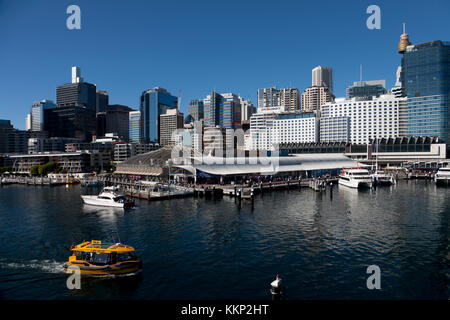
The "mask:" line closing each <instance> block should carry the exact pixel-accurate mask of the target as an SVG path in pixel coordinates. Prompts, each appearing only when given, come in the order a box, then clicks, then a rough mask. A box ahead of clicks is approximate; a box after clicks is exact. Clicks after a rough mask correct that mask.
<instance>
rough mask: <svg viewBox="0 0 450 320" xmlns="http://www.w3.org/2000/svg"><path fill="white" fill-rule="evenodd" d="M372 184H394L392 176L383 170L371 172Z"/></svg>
mask: <svg viewBox="0 0 450 320" xmlns="http://www.w3.org/2000/svg"><path fill="white" fill-rule="evenodd" d="M371 177H372V181H373V185H375V186H390V185H393V184H395V180H394V177H393V176H392V175H391V174H389V173H385V172H383V171H377V172H375V173H372V174H371Z"/></svg>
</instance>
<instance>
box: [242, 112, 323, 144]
mask: <svg viewBox="0 0 450 320" xmlns="http://www.w3.org/2000/svg"><path fill="white" fill-rule="evenodd" d="M318 141H319V119H318V117H316V114H315V113H314V112H296V113H292V112H284V109H283V108H282V107H278V108H268V109H267V110H262V111H261V112H259V113H257V114H254V115H252V117H251V118H250V143H249V146H248V149H250V150H274V149H275V146H277V145H279V144H281V143H290V142H299V143H301V142H318Z"/></svg>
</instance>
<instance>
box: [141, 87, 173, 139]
mask: <svg viewBox="0 0 450 320" xmlns="http://www.w3.org/2000/svg"><path fill="white" fill-rule="evenodd" d="M175 108H178V98H177V97H175V96H172V95H171V94H170V93H169V92H168V91H167V90H166V89H164V88H160V87H155V88H153V89H149V90H147V91H144V92H143V93H142V95H141V104H140V112H141V128H140V130H141V142H142V143H150V142H158V143H159V142H160V132H161V130H160V121H159V116H160V115H161V114H165V113H166V111H167V109H175Z"/></svg>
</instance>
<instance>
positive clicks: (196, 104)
mask: <svg viewBox="0 0 450 320" xmlns="http://www.w3.org/2000/svg"><path fill="white" fill-rule="evenodd" d="M188 115H190V116H192V118H193V120H194V121H199V120H202V119H203V118H204V117H205V114H204V106H203V100H191V101H190V102H189V107H188Z"/></svg>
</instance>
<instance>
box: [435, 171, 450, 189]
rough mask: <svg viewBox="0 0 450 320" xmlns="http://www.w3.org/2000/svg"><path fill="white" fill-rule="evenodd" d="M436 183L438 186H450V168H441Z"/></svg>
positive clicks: (436, 175)
mask: <svg viewBox="0 0 450 320" xmlns="http://www.w3.org/2000/svg"><path fill="white" fill-rule="evenodd" d="M434 182H436V185H446V186H448V185H450V167H446V168H439V170H438V172H436V174H435V175H434Z"/></svg>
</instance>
